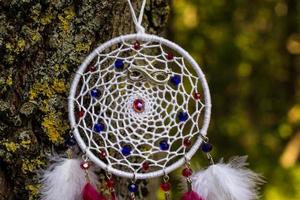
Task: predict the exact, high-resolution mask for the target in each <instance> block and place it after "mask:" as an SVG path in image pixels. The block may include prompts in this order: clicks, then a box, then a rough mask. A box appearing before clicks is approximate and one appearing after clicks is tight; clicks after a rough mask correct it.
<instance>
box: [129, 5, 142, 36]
mask: <svg viewBox="0 0 300 200" xmlns="http://www.w3.org/2000/svg"><path fill="white" fill-rule="evenodd" d="M127 1H128V4H129V8H130V12H131V16H132V20H133V22H134V25H135V30H136V32H138V33H145V28H144V27H143V26H142V21H143V15H144V10H145V6H146V0H143V3H142V7H141V10H140V13H139V17H138V18H137V16H136V14H135V11H134V9H133V6H132V4H131V1H130V0H127Z"/></svg>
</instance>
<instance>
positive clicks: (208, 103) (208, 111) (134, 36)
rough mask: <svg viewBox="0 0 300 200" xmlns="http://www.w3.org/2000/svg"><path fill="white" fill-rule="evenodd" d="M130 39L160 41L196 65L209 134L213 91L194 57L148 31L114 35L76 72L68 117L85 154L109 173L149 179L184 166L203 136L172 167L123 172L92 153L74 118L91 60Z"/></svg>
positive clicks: (203, 128)
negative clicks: (82, 80)
mask: <svg viewBox="0 0 300 200" xmlns="http://www.w3.org/2000/svg"><path fill="white" fill-rule="evenodd" d="M128 40H137V41H144V42H147V41H153V42H158V43H160V44H163V45H165V46H167V47H169V48H171V49H173V50H174V51H176V52H178V53H179V54H181V55H182V57H183V58H184V59H186V60H187V62H188V63H189V64H190V65H191V66H192V67H193V69H194V70H195V71H196V73H197V75H198V77H199V79H200V82H201V85H202V87H203V93H204V111H205V112H204V119H203V126H202V128H201V130H200V134H202V135H204V136H205V135H206V134H207V129H208V126H209V122H210V114H211V98H210V92H209V88H208V85H207V82H206V79H205V76H204V74H203V72H202V70H201V69H200V67H199V66H198V64H197V63H196V62H195V60H194V59H193V58H192V57H191V56H190V55H189V54H188V53H187V52H186V51H185V50H184V49H182V48H181V47H180V46H178V45H177V44H175V43H173V42H171V41H169V40H166V39H164V38H161V37H158V36H155V35H148V34H130V35H123V36H120V37H117V38H114V39H112V40H110V41H108V42H106V43H104V44H102V45H101V46H99V47H98V48H96V49H95V50H94V51H93V52H92V53H91V54H90V55H89V56H88V57H87V58H86V59H85V60H84V62H83V63H82V64H81V65H80V67H79V69H78V71H77V73H76V74H75V77H74V79H73V82H72V85H71V89H70V95H69V99H68V109H69V119H70V123H71V127H72V128H74V136H75V138H76V140H77V142H78V145H79V146H80V148H81V149H82V150H83V151H84V152H85V153H86V155H87V156H88V157H89V158H90V159H91V160H92V161H93V162H94V163H95V164H97V165H98V166H100V167H101V168H102V169H105V170H107V171H108V172H109V173H112V174H114V175H116V176H121V177H126V178H133V177H135V178H136V179H147V178H153V177H158V176H163V175H165V174H168V173H170V172H171V171H173V170H175V169H177V168H178V167H180V166H182V165H183V164H184V163H185V159H191V157H192V156H193V155H194V154H195V153H196V151H197V150H198V148H199V147H200V145H201V143H202V138H201V137H200V134H199V136H198V137H197V140H196V141H195V143H194V144H193V146H192V147H191V148H190V150H189V151H188V152H187V153H186V154H185V157H182V158H180V159H179V160H177V161H176V162H175V163H173V164H172V165H170V166H167V167H166V168H164V169H161V170H159V171H154V172H145V173H134V172H133V173H131V172H125V171H121V170H119V169H116V168H113V167H112V166H108V165H107V164H105V163H104V162H103V161H101V160H100V159H99V158H98V157H97V156H95V155H94V154H93V152H91V151H90V149H88V146H87V145H86V144H85V142H84V140H83V138H82V137H81V136H80V133H79V131H78V128H77V126H76V125H77V123H76V119H75V114H74V113H75V110H74V99H75V95H76V88H77V85H78V83H79V82H80V78H81V75H82V74H83V73H84V72H85V70H86V69H87V67H88V65H89V64H90V62H91V61H92V60H93V59H94V58H95V57H96V56H97V55H98V54H99V53H101V52H102V51H104V50H105V49H107V48H109V47H111V46H112V45H116V44H118V43H120V42H124V41H128Z"/></svg>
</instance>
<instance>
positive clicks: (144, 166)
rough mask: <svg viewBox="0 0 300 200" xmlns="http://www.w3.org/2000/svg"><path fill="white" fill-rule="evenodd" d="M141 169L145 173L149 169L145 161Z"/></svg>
mask: <svg viewBox="0 0 300 200" xmlns="http://www.w3.org/2000/svg"><path fill="white" fill-rule="evenodd" d="M142 168H143V170H144V171H147V170H148V169H149V168H150V165H149V163H148V162H147V161H146V162H144V163H143V165H142Z"/></svg>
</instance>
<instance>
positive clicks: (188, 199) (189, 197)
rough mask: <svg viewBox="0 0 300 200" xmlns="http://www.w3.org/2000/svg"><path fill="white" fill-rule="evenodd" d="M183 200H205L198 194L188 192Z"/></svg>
mask: <svg viewBox="0 0 300 200" xmlns="http://www.w3.org/2000/svg"><path fill="white" fill-rule="evenodd" d="M181 200H204V199H202V198H201V197H200V196H199V195H198V194H197V193H196V192H194V191H192V190H191V191H188V192H186V193H184V194H183V195H182V198H181Z"/></svg>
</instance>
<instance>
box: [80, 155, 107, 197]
mask: <svg viewBox="0 0 300 200" xmlns="http://www.w3.org/2000/svg"><path fill="white" fill-rule="evenodd" d="M82 159H83V162H81V164H80V167H81V168H82V169H83V170H84V171H85V179H86V184H85V186H84V188H83V190H82V199H83V200H107V199H106V198H105V197H104V196H103V195H102V194H101V193H99V192H98V191H97V189H96V188H95V187H94V186H93V185H92V184H91V183H90V182H91V177H90V176H89V172H88V169H89V168H90V167H91V162H90V161H89V160H88V158H87V157H86V155H83V156H82Z"/></svg>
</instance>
